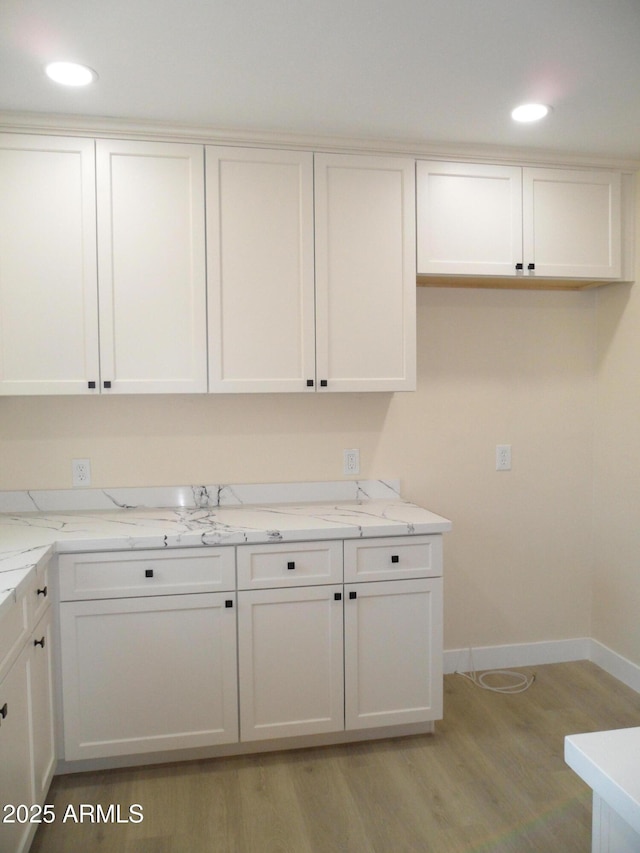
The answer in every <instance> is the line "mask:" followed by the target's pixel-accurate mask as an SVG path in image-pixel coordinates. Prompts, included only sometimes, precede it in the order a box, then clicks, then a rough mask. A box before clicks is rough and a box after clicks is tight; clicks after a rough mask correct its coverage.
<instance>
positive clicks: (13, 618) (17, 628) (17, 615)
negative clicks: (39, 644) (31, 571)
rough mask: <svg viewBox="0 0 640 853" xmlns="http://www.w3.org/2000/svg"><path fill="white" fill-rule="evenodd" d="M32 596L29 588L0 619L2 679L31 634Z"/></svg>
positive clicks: (0, 674)
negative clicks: (30, 601) (30, 605)
mask: <svg viewBox="0 0 640 853" xmlns="http://www.w3.org/2000/svg"><path fill="white" fill-rule="evenodd" d="M32 594H33V593H32V590H31V588H29V590H28V591H27V593H26V594H23V595H21V596H20V598H19V599H18V600H17V601H16V602H14V603H13V604H12V605H11V606H10V607H7V608H6V609H5V610H4V612H3V614H2V616H1V617H0V678H2V677H3V676H4V674H5V672H6V671H7V670H8V668H9V665H10V664H11V663H12V662H13V660H15V658H16V656H17V654H18V652H19V651H20V649H21V648H22V646H23V645H24V643H25V641H26V639H27V636H28V634H29V630H30V624H29V596H31V595H32ZM1 704H2V703H0V705H1Z"/></svg>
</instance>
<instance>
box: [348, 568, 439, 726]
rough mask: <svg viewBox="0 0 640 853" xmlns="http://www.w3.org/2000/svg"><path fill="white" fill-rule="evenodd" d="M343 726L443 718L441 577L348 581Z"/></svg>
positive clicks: (417, 721)
mask: <svg viewBox="0 0 640 853" xmlns="http://www.w3.org/2000/svg"><path fill="white" fill-rule="evenodd" d="M344 631H345V727H346V728H347V729H365V728H374V727H378V726H394V725H402V724H404V723H420V722H424V721H425V720H437V719H439V718H440V717H441V716H442V578H430V579H420V580H400V581H379V582H373V583H361V584H348V585H346V586H345V602H344Z"/></svg>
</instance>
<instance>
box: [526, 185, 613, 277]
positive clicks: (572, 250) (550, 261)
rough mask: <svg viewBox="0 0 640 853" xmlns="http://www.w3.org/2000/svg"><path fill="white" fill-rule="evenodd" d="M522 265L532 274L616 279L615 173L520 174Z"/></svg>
mask: <svg viewBox="0 0 640 853" xmlns="http://www.w3.org/2000/svg"><path fill="white" fill-rule="evenodd" d="M522 187H523V201H524V204H523V211H524V219H523V235H524V236H523V242H524V249H523V260H524V267H525V270H527V269H528V268H529V265H530V264H534V265H535V267H534V268H531V269H534V270H535V274H536V275H541V276H550V277H558V278H620V276H621V274H622V249H621V232H622V219H621V177H620V174H619V173H617V172H604V171H582V172H581V171H575V172H574V171H571V170H569V169H523V171H522Z"/></svg>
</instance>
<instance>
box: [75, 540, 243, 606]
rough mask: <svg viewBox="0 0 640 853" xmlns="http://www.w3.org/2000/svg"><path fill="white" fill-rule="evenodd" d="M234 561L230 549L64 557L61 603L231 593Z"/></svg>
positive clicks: (233, 585)
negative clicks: (198, 593) (96, 599)
mask: <svg viewBox="0 0 640 853" xmlns="http://www.w3.org/2000/svg"><path fill="white" fill-rule="evenodd" d="M234 556H235V555H234V549H233V548H231V547H229V548H197V549H196V548H193V549H184V548H183V549H175V550H174V549H167V550H166V551H136V552H134V553H130V552H123V551H113V552H104V553H99V554H63V555H61V556H60V558H59V575H60V600H61V601H79V600H86V599H93V598H129V597H133V596H145V595H173V594H183V593H191V592H222V591H225V590H233V589H235V559H234Z"/></svg>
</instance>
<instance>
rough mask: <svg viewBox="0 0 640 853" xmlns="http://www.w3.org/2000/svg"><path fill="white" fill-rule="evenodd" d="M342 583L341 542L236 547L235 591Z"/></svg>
mask: <svg viewBox="0 0 640 853" xmlns="http://www.w3.org/2000/svg"><path fill="white" fill-rule="evenodd" d="M325 583H342V542H333V541H331V542H304V543H300V542H296V543H292V544H284V543H280V544H276V545H239V546H238V589H267V588H269V587H280V586H313V585H318V584H325Z"/></svg>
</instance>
